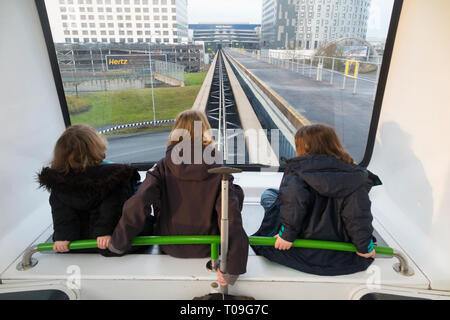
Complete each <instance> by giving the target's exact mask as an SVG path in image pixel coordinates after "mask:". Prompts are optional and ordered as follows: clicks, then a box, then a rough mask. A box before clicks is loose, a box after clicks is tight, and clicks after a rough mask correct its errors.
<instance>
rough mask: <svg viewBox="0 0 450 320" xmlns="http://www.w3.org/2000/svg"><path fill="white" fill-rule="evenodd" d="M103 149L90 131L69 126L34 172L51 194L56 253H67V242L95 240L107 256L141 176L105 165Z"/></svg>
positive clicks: (133, 171)
mask: <svg viewBox="0 0 450 320" xmlns="http://www.w3.org/2000/svg"><path fill="white" fill-rule="evenodd" d="M106 149H107V144H106V141H105V140H104V139H103V138H102V137H101V136H100V134H98V133H97V132H96V131H95V130H94V129H93V128H92V127H90V126H87V125H74V126H71V127H70V128H68V129H67V130H66V131H65V132H64V133H63V134H62V135H61V137H60V138H59V140H58V141H57V143H56V146H55V149H54V157H53V160H52V162H51V165H50V167H47V168H44V169H42V171H41V172H40V173H39V174H38V181H39V184H40V186H41V187H45V188H46V189H47V190H48V191H50V200H49V201H50V205H51V208H52V216H53V228H54V234H53V241H54V242H55V244H54V251H56V252H68V251H69V243H70V242H71V241H76V240H86V239H92V238H94V239H97V244H98V249H99V250H98V251H99V252H100V253H102V254H108V251H107V246H106V245H107V242H108V240H109V239H110V237H111V235H112V233H113V231H114V228H115V226H116V224H117V223H118V221H119V219H120V217H121V215H122V206H123V204H124V203H125V201H126V200H127V199H128V198H130V197H131V196H132V195H133V193H134V188H135V186H136V183H137V182H138V181H140V175H139V173H138V172H137V170H136V169H134V168H132V167H129V166H126V165H119V164H105V163H106V162H105V161H104V159H105V152H106ZM149 226H151V224H150V222H147V225H146V231H147V232H150V230H149ZM77 252H80V251H77ZM83 252H92V250H83ZM94 252H97V250H94Z"/></svg>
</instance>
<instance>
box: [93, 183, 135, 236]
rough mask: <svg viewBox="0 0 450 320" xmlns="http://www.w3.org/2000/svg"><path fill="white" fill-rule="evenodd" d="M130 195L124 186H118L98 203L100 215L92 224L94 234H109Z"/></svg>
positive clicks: (111, 232)
mask: <svg viewBox="0 0 450 320" xmlns="http://www.w3.org/2000/svg"><path fill="white" fill-rule="evenodd" d="M130 195H131V193H130V191H129V190H128V188H126V187H122V188H118V189H117V190H115V191H114V192H111V194H110V195H109V196H108V197H106V198H105V199H104V200H103V201H102V203H101V204H100V208H99V210H100V215H99V218H98V219H97V221H96V222H95V225H94V230H93V232H94V236H95V237H102V236H110V235H112V234H113V232H114V228H115V227H116V225H117V223H118V222H119V220H120V217H121V216H122V208H123V205H124V203H125V202H126V201H127V199H128V198H129V196H130Z"/></svg>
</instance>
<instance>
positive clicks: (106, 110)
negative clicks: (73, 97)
mask: <svg viewBox="0 0 450 320" xmlns="http://www.w3.org/2000/svg"><path fill="white" fill-rule="evenodd" d="M199 91H200V86H188V87H176V88H156V89H155V109H156V119H157V120H171V119H175V117H176V116H177V115H178V114H179V113H180V112H182V111H184V110H187V109H190V108H192V105H193V104H194V101H195V98H196V97H197V94H198V92H199ZM79 99H81V100H83V101H84V102H85V103H86V104H88V105H91V106H92V107H91V109H90V110H89V111H87V112H84V113H82V114H78V115H74V116H72V117H71V122H72V124H78V123H84V124H88V125H91V126H93V127H94V128H100V127H102V126H107V125H115V124H124V123H134V122H141V121H152V120H153V104H152V90H151V89H140V90H121V91H106V92H96V93H89V94H83V95H79Z"/></svg>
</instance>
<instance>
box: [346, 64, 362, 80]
mask: <svg viewBox="0 0 450 320" xmlns="http://www.w3.org/2000/svg"><path fill="white" fill-rule="evenodd" d="M350 63H354V64H355V73H354V74H353V75H349V74H348V73H349V71H350ZM358 74H359V61H357V60H347V65H346V67H345V76H346V77H349V78H353V79H356V78H357V77H358Z"/></svg>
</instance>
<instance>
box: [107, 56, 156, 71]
mask: <svg viewBox="0 0 450 320" xmlns="http://www.w3.org/2000/svg"><path fill="white" fill-rule="evenodd" d="M105 58H106V65H107V67H108V71H109V70H121V69H148V67H149V65H150V63H149V56H148V55H145V54H137V55H109V56H106V57H105Z"/></svg>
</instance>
